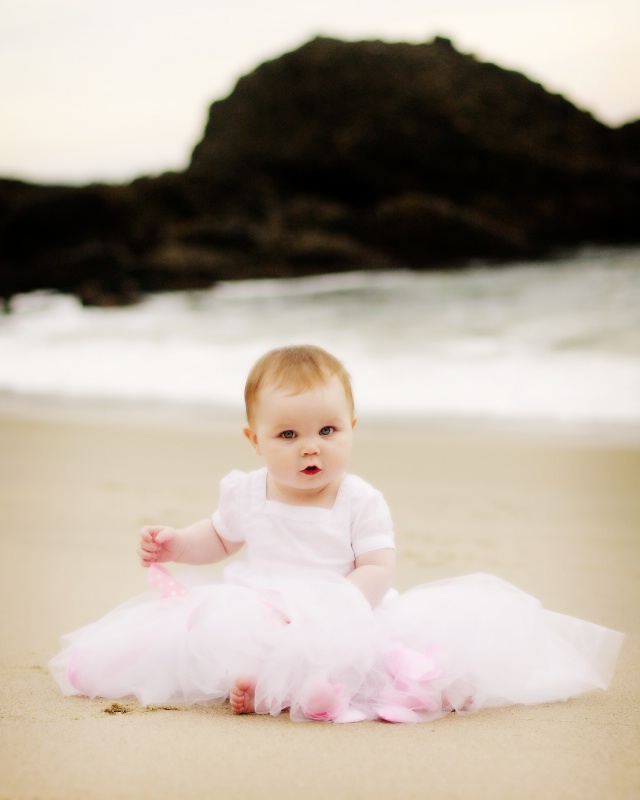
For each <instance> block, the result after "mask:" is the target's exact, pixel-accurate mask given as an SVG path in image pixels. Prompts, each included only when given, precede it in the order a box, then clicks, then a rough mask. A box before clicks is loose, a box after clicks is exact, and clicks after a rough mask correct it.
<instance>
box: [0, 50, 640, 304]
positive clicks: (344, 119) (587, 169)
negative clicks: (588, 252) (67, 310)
mask: <svg viewBox="0 0 640 800" xmlns="http://www.w3.org/2000/svg"><path fill="white" fill-rule="evenodd" d="M639 126H640V123H638V122H635V123H630V124H628V125H626V126H624V127H622V128H620V129H618V130H612V129H611V128H609V127H607V126H606V125H603V124H602V123H600V122H598V121H597V120H595V119H594V118H593V117H592V116H591V115H590V114H589V113H587V112H585V111H581V110H579V109H577V108H575V107H574V106H573V105H572V104H571V103H569V102H568V101H567V100H565V99H564V98H562V97H560V96H558V95H553V94H550V93H548V92H547V91H545V89H543V88H542V87H541V86H539V85H538V84H535V83H533V82H531V81H530V80H528V79H527V78H526V77H524V76H523V75H520V74H518V73H516V72H510V71H507V70H504V69H501V68H499V67H497V66H495V65H493V64H485V63H480V62H478V61H477V60H476V59H475V58H474V57H473V56H469V55H463V54H460V53H458V52H457V51H456V50H455V49H454V47H453V46H452V45H451V43H450V42H449V41H448V40H444V39H436V40H435V41H434V42H431V43H428V44H419V45H410V44H386V43H382V42H357V43H347V42H341V41H336V40H332V39H315V40H313V41H311V42H309V43H308V44H306V45H305V46H303V47H301V48H300V49H298V50H296V51H295V52H292V53H288V54H286V55H284V56H282V57H281V58H278V59H276V60H274V61H271V62H269V63H266V64H263V65H262V66H260V67H258V69H256V70H255V71H254V72H253V73H252V74H250V75H248V76H246V77H244V78H242V79H241V80H240V81H239V82H238V84H237V86H236V88H235V90H234V91H233V93H232V94H231V95H230V96H229V97H228V98H226V99H224V100H220V101H218V102H215V103H214V104H213V105H212V106H211V110H210V116H209V121H208V124H207V128H206V131H205V134H204V138H203V140H202V141H201V142H200V143H199V144H198V145H197V147H196V148H195V150H194V152H193V158H192V161H191V164H190V166H189V168H188V169H187V170H186V171H185V172H184V173H182V174H172V173H169V174H166V175H162V176H160V177H157V178H142V179H139V180H137V181H134V182H133V183H131V184H129V185H127V186H97V185H94V186H88V187H83V188H77V189H73V188H69V187H37V186H29V185H27V184H23V183H19V182H15V181H4V182H0V258H1V259H2V260H1V262H0V268H1V270H2V272H1V274H0V295H3V296H5V297H8V296H10V295H11V294H13V293H15V292H18V291H29V290H32V289H35V288H45V287H50V288H56V289H60V290H62V291H72V292H76V293H78V294H79V295H80V297H81V298H82V299H83V301H84V302H87V303H101V304H106V303H121V302H132V301H134V300H135V299H136V297H137V296H138V294H139V293H140V292H147V291H159V290H167V289H182V288H194V287H202V286H207V285H211V284H212V283H214V282H215V281H217V280H221V279H239V278H247V277H267V276H268V277H271V276H292V275H304V274H309V273H317V272H330V271H338V270H351V269H361V268H376V267H387V268H392V267H394V266H396V265H399V266H412V267H414V268H418V269H423V268H431V267H436V266H445V265H453V264H456V263H464V262H466V261H468V260H470V259H483V260H489V261H500V260H505V259H513V258H522V257H525V258H526V257H532V256H537V255H541V254H544V253H550V252H552V251H553V250H554V249H557V248H566V247H572V246H576V245H579V244H583V243H586V242H590V243H603V244H604V243H607V244H615V243H626V242H636V241H638V239H639V234H640V231H639V229H638V225H637V221H636V209H637V208H638V205H639V202H638V201H639V200H640V142H639V136H640V132H639Z"/></svg>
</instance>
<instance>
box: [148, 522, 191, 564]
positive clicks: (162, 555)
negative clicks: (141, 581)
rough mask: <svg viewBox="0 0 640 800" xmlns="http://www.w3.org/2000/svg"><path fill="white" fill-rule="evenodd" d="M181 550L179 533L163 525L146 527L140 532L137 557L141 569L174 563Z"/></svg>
mask: <svg viewBox="0 0 640 800" xmlns="http://www.w3.org/2000/svg"><path fill="white" fill-rule="evenodd" d="M181 550H182V544H181V542H180V531H177V530H176V529H175V528H168V527H166V526H164V525H147V526H145V527H144V528H143V529H142V530H141V532H140V547H139V549H138V555H139V556H140V563H141V564H142V566H143V567H150V566H151V564H156V563H157V564H161V563H162V562H163V561H176V560H177V558H178V556H179V555H180V552H181Z"/></svg>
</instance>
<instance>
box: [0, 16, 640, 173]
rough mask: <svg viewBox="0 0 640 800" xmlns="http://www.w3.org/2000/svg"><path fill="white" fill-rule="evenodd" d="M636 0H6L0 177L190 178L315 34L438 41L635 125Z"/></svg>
mask: <svg viewBox="0 0 640 800" xmlns="http://www.w3.org/2000/svg"><path fill="white" fill-rule="evenodd" d="M638 31H640V2H638V0H385V1H384V2H382V1H379V0H317V1H316V0H312V1H307V2H305V0H267V1H265V0H227V2H221V0H0V114H1V117H0V176H3V177H18V178H24V179H27V180H36V181H43V182H63V183H85V182H88V181H92V180H103V181H115V182H119V181H125V180H129V179H131V178H134V177H136V176H138V175H146V174H157V173H159V172H163V171H165V170H169V169H178V170H179V169H183V168H184V167H185V166H186V165H187V163H188V161H189V158H190V154H191V150H192V149H193V147H194V145H195V144H196V143H197V142H198V141H199V140H200V138H201V136H202V132H203V129H204V124H205V121H206V118H207V111H208V106H209V104H210V103H211V102H212V101H213V100H217V99H221V98H223V97H225V96H227V95H228V94H229V93H230V92H231V90H232V89H233V86H234V85H235V82H236V80H237V79H238V78H239V77H240V76H241V75H244V74H247V73H248V72H251V71H252V70H253V69H254V68H255V67H257V66H258V65H259V64H260V63H261V62H263V61H265V60H267V59H270V58H274V57H277V56H279V55H281V54H282V53H284V52H287V51H289V50H292V49H295V48H297V47H299V46H300V45H302V44H303V43H304V42H306V41H308V40H309V39H311V38H312V37H314V36H316V35H325V36H334V37H337V38H342V39H350V40H357V39H373V38H379V39H384V40H386V41H411V42H421V41H429V40H431V39H432V38H433V37H434V36H435V35H441V36H448V37H449V38H451V39H452V40H453V43H454V45H455V46H456V47H457V48H458V50H460V51H462V52H468V53H474V54H475V55H476V56H477V57H478V58H479V59H481V60H486V61H493V62H495V63H497V64H499V65H500V66H503V67H506V68H511V69H517V70H518V71H520V72H524V73H525V74H526V75H527V76H528V77H529V78H531V79H533V80H536V81H538V82H540V83H542V84H543V85H544V86H545V87H546V88H547V89H549V90H550V91H554V92H560V93H561V94H563V95H565V97H567V98H568V99H569V100H571V101H572V102H573V103H575V104H576V105H578V106H579V107H581V108H584V109H587V110H588V111H591V112H592V113H593V114H594V116H596V117H597V118H598V119H600V120H602V121H603V122H606V123H608V124H610V125H618V124H621V123H623V122H626V121H629V120H631V119H637V118H638V117H640V34H639V33H638Z"/></svg>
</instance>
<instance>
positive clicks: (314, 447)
mask: <svg viewBox="0 0 640 800" xmlns="http://www.w3.org/2000/svg"><path fill="white" fill-rule="evenodd" d="M319 449H320V447H319V444H318V440H317V439H316V438H313V439H305V440H304V442H303V443H302V455H303V456H313V455H315V454H316V453H317V452H318V450H319Z"/></svg>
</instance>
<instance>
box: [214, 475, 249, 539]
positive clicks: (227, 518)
mask: <svg viewBox="0 0 640 800" xmlns="http://www.w3.org/2000/svg"><path fill="white" fill-rule="evenodd" d="M246 490H247V474H246V473H245V472H241V471H240V470H237V469H236V470H233V472H230V473H229V474H228V475H226V476H225V477H224V478H223V479H222V480H221V481H220V500H219V502H218V508H217V510H216V511H214V512H213V514H212V516H211V521H212V522H213V527H214V528H215V529H216V531H217V532H218V534H219V535H220V536H222V538H223V539H227V540H228V541H230V542H243V541H244V534H243V532H242V528H243V526H242V525H241V518H242V511H243V509H246V507H247V503H246V500H245V494H246Z"/></svg>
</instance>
